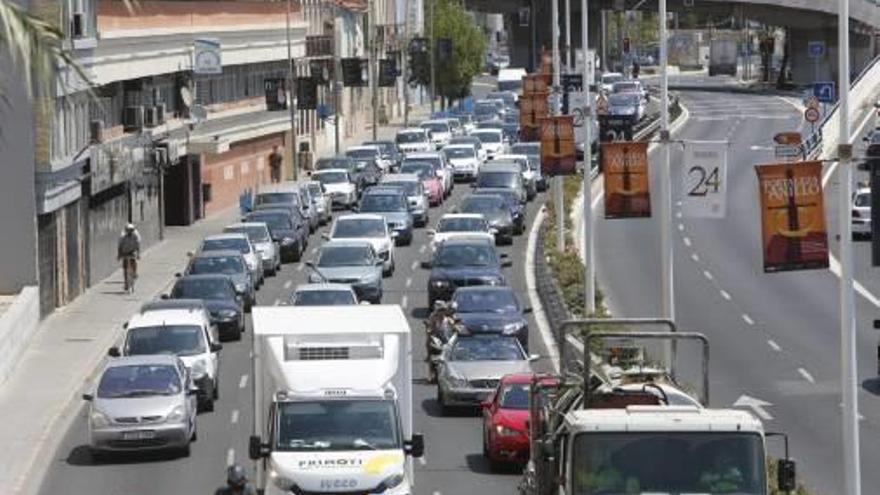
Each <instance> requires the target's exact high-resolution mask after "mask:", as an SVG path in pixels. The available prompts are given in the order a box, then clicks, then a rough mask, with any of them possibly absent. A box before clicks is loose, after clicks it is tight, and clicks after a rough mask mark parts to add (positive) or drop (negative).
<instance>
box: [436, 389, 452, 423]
mask: <svg viewBox="0 0 880 495" xmlns="http://www.w3.org/2000/svg"><path fill="white" fill-rule="evenodd" d="M437 404H438V405H439V406H440V415H441V416H448V415H449V406H447V405H446V398H445V397H444V396H443V389H442V388H440V385H437Z"/></svg>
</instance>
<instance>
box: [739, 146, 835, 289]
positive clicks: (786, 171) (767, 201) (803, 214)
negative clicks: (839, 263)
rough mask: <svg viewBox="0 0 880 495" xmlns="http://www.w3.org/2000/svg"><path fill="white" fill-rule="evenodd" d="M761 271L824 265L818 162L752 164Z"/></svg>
mask: <svg viewBox="0 0 880 495" xmlns="http://www.w3.org/2000/svg"><path fill="white" fill-rule="evenodd" d="M755 172H757V174H758V184H759V191H758V194H759V196H760V198H761V234H762V241H763V246H762V247H763V251H764V272H765V273H773V272H781V271H792V270H813V269H821V268H828V229H827V228H826V226H825V204H824V197H823V192H822V162H819V161H810V162H798V163H774V164H768V165H756V166H755Z"/></svg>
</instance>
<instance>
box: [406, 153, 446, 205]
mask: <svg viewBox="0 0 880 495" xmlns="http://www.w3.org/2000/svg"><path fill="white" fill-rule="evenodd" d="M408 161H413V162H425V163H430V164H431V165H434V169H435V170H436V171H437V177H440V180H441V181H442V182H443V193H444V195H446V196H449V194H450V193H451V192H452V188H453V187H454V185H455V182H454V181H453V170H452V166H451V165H450V164H449V162H448V161H447V160H446V155H445V154H443V153H442V152H440V151H429V152H426V153H409V154H408V155H406V158H404V159H403V163H406V162H408Z"/></svg>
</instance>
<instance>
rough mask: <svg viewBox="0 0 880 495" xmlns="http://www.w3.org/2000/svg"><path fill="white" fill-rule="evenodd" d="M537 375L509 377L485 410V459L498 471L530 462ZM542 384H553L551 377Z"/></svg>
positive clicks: (504, 378)
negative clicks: (531, 394) (529, 424)
mask: <svg viewBox="0 0 880 495" xmlns="http://www.w3.org/2000/svg"><path fill="white" fill-rule="evenodd" d="M533 376H534V375H533V374H531V373H517V374H513V375H505V376H504V377H502V378H501V381H499V382H498V388H496V389H495V391H494V392H492V395H490V396H489V398H487V399H486V400H485V401H484V402H483V404H482V406H483V456H484V457H486V458H487V459H488V460H489V467H490V468H491V469H492V470H493V471H494V470H497V469H499V468H501V467H502V466H503V465H506V464H522V463H525V462H526V461H528V460H529V434H528V428H526V422H527V421H528V419H529V388H530V385H531V382H532V378H533ZM542 383H553V379H552V378H550V377H548V378H546V379H544V380H542Z"/></svg>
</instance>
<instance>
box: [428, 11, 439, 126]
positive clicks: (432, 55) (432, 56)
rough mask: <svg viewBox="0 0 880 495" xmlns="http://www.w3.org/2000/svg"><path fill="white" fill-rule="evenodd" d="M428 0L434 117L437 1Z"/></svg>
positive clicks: (432, 113)
mask: <svg viewBox="0 0 880 495" xmlns="http://www.w3.org/2000/svg"><path fill="white" fill-rule="evenodd" d="M427 1H428V6H429V7H430V8H431V10H430V13H429V14H428V16H429V17H428V22H430V23H431V42H430V43H429V44H428V45H429V47H430V50H431V116H432V117H433V116H434V100H435V99H436V98H435V93H436V91H437V73H436V72H435V69H436V67H435V64H436V61H435V60H434V55H435V53H434V52H435V51H436V49H435V47H434V43H435V41H436V40H435V39H434V2H435V0H427Z"/></svg>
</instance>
